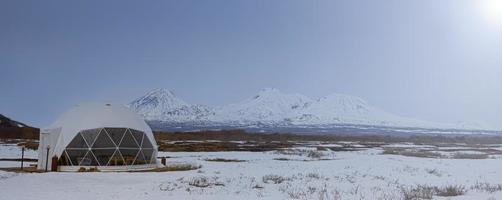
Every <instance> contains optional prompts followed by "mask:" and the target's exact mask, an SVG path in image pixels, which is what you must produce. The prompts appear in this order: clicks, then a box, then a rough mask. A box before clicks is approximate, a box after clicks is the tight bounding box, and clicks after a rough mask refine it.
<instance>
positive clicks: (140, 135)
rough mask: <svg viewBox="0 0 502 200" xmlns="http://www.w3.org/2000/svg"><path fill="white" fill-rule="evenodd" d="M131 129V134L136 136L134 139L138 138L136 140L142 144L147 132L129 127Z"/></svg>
mask: <svg viewBox="0 0 502 200" xmlns="http://www.w3.org/2000/svg"><path fill="white" fill-rule="evenodd" d="M129 130H130V131H131V134H132V136H133V137H134V139H136V142H138V144H141V143H142V141H143V135H145V134H144V133H143V132H141V131H138V130H134V129H129Z"/></svg>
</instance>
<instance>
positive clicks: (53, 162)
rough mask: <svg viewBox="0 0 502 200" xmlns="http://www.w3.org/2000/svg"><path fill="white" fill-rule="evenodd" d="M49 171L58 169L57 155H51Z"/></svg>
mask: <svg viewBox="0 0 502 200" xmlns="http://www.w3.org/2000/svg"><path fill="white" fill-rule="evenodd" d="M51 171H53V172H57V171H58V157H57V156H54V157H52V163H51Z"/></svg>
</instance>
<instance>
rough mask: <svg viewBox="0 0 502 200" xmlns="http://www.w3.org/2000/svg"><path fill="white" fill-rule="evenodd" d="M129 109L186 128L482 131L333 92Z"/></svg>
mask: <svg viewBox="0 0 502 200" xmlns="http://www.w3.org/2000/svg"><path fill="white" fill-rule="evenodd" d="M128 106H129V107H130V108H131V109H132V110H134V111H136V112H137V113H138V114H140V115H142V116H143V117H144V118H145V120H147V121H159V122H164V123H184V124H208V123H209V124H210V123H217V124H222V125H225V126H227V125H228V126H231V127H240V126H256V125H266V126H292V127H294V126H327V125H336V124H354V125H366V126H383V127H385V126H388V127H417V128H430V129H476V130H477V129H482V128H480V127H479V126H476V125H472V124H468V123H464V124H462V125H455V124H446V123H436V122H427V121H422V120H417V119H410V118H405V117H400V116H398V115H395V114H392V113H388V112H386V111H384V110H382V109H380V108H378V107H375V106H372V105H370V104H369V103H368V102H367V101H365V100H364V99H362V98H359V97H355V96H351V95H346V94H337V93H333V94H330V95H326V96H324V97H321V98H318V99H312V98H310V97H307V96H304V95H301V94H286V93H282V92H281V91H279V90H278V89H276V88H264V89H261V90H260V91H258V93H257V94H255V95H252V96H250V97H248V98H246V99H244V100H242V101H240V102H237V103H232V104H227V105H224V106H219V107H209V106H204V105H199V104H189V103H187V102H186V101H184V100H183V99H181V98H179V97H177V96H176V95H175V94H174V92H172V91H170V90H167V89H162V88H160V89H155V90H152V91H150V92H148V93H146V94H145V95H144V96H142V97H139V98H137V99H135V100H134V101H132V102H131V103H129V104H128Z"/></svg>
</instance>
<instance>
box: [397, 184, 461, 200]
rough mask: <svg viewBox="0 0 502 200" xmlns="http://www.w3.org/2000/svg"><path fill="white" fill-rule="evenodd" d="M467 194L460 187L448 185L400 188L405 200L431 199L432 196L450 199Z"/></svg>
mask: <svg viewBox="0 0 502 200" xmlns="http://www.w3.org/2000/svg"><path fill="white" fill-rule="evenodd" d="M466 192H467V190H466V189H465V187H464V186H462V185H448V186H442V187H433V186H428V185H417V186H412V187H408V188H406V187H403V188H401V194H402V196H403V199H405V200H419V199H432V198H433V197H434V195H436V196H443V197H452V196H460V195H464V194H465V193H466Z"/></svg>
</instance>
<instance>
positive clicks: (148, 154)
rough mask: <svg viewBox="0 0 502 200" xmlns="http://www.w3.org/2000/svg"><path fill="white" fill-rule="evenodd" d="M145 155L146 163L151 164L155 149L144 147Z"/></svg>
mask: <svg viewBox="0 0 502 200" xmlns="http://www.w3.org/2000/svg"><path fill="white" fill-rule="evenodd" d="M142 151H143V155H144V156H145V163H147V164H149V163H151V162H152V154H153V149H143V150H142Z"/></svg>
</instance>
